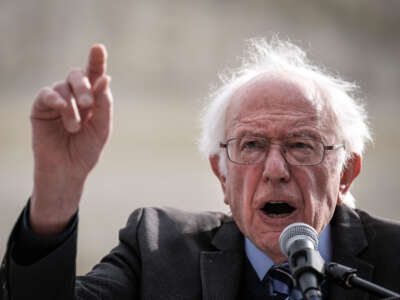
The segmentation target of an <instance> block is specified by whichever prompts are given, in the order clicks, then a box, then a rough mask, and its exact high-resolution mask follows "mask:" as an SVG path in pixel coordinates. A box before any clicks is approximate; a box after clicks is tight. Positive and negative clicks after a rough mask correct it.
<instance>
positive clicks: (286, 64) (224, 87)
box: [200, 37, 372, 207]
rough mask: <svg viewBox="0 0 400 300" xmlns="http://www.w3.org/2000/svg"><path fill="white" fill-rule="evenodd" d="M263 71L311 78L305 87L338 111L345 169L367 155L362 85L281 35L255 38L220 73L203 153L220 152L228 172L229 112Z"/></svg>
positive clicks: (208, 113)
mask: <svg viewBox="0 0 400 300" xmlns="http://www.w3.org/2000/svg"><path fill="white" fill-rule="evenodd" d="M261 74H269V75H281V76H282V74H287V75H288V76H290V75H294V76H296V77H301V78H303V79H305V81H303V80H302V81H300V82H299V83H300V86H301V88H303V89H304V92H305V93H307V94H310V86H309V85H308V84H307V83H303V82H309V83H310V84H311V85H312V86H313V87H314V92H312V95H313V98H314V99H311V101H313V103H314V104H315V105H317V106H318V107H319V106H321V107H324V108H325V109H328V110H329V113H330V114H333V117H334V119H335V120H334V124H335V126H336V135H337V137H338V139H339V140H341V141H343V143H344V145H345V155H344V156H343V159H342V161H341V164H342V166H341V167H344V166H345V164H346V162H347V161H348V159H350V158H351V157H352V155H353V153H356V154H358V155H360V156H362V154H363V151H364V148H365V144H366V143H367V142H368V141H371V140H372V139H371V134H370V130H369V128H368V125H367V113H366V111H365V109H364V105H363V101H362V99H361V98H359V97H358V94H359V93H358V86H357V85H356V84H354V83H352V82H348V81H344V80H342V79H341V78H339V77H338V76H336V75H332V74H330V73H328V72H327V71H326V70H323V69H321V68H320V67H318V66H316V65H314V64H312V63H311V62H310V61H309V60H308V59H307V57H306V53H305V52H304V51H303V50H302V49H301V48H299V47H298V46H296V45H294V44H292V43H291V42H287V41H281V40H279V39H278V38H277V37H273V38H272V39H271V40H270V41H267V40H266V39H251V40H249V41H248V44H247V49H246V55H245V56H244V57H243V58H242V64H241V66H240V67H239V68H237V69H233V70H228V71H225V72H224V73H222V74H220V81H221V85H220V87H219V88H218V89H216V90H215V91H214V92H212V93H211V94H210V96H209V101H208V103H207V105H206V107H205V110H204V112H203V116H202V136H201V139H200V151H201V152H202V153H203V154H204V155H206V156H207V157H209V156H212V155H219V158H220V159H219V168H220V171H221V172H222V174H225V175H226V172H227V168H226V154H225V149H223V148H221V147H220V142H225V114H226V110H227V108H228V106H229V104H230V101H231V99H232V95H233V94H234V93H235V91H237V90H238V89H239V88H240V87H241V86H243V85H244V84H245V83H247V82H248V81H250V80H251V79H253V78H255V77H257V76H258V75H261ZM344 203H346V204H347V205H349V206H350V207H354V206H355V200H354V198H353V196H352V195H351V194H350V193H347V196H346V199H344Z"/></svg>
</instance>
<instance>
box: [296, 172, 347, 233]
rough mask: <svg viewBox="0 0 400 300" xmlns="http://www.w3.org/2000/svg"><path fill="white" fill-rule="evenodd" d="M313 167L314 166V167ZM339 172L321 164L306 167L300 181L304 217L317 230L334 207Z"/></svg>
mask: <svg viewBox="0 0 400 300" xmlns="http://www.w3.org/2000/svg"><path fill="white" fill-rule="evenodd" d="M314 168H315V167H314ZM339 175H340V174H339V173H338V171H337V170H334V169H328V168H324V167H323V166H321V167H318V168H315V169H312V168H310V169H308V170H307V173H306V174H305V177H304V178H303V179H304V180H302V181H301V182H303V183H304V184H303V186H302V187H301V190H302V192H303V198H304V205H305V211H304V214H305V218H306V220H307V222H308V223H309V224H312V225H313V226H314V227H315V228H316V229H317V231H320V230H322V228H323V227H324V226H325V225H326V224H327V223H329V221H330V219H331V217H332V215H333V213H334V211H335V207H336V203H337V199H338V191H339V181H340V179H339V178H340V176H339Z"/></svg>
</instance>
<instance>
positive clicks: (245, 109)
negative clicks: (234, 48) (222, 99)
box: [225, 74, 333, 137]
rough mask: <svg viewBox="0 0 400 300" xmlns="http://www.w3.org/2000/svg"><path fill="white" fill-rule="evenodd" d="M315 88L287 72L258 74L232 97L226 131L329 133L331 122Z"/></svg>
mask: <svg viewBox="0 0 400 300" xmlns="http://www.w3.org/2000/svg"><path fill="white" fill-rule="evenodd" d="M316 91H317V89H316V87H315V85H314V84H312V82H310V81H307V80H306V79H303V78H300V77H295V76H288V75H287V74H286V75H284V74H283V75H279V76H278V75H275V76H271V75H267V74H265V75H260V76H258V77H256V78H254V79H252V80H250V81H249V82H247V83H246V84H244V85H243V86H242V87H240V88H239V89H238V90H237V91H236V92H235V93H234V94H233V95H232V98H231V102H230V105H229V107H228V109H227V112H226V119H225V128H226V130H227V132H226V134H227V135H233V134H235V133H237V131H240V130H247V129H249V130H253V131H273V130H275V131H279V133H276V132H267V133H266V134H271V135H272V136H271V137H273V135H275V133H276V135H279V134H281V133H282V134H284V133H285V131H292V130H296V129H299V128H301V129H307V130H314V131H315V132H318V131H319V132H320V133H321V134H322V135H324V134H328V133H329V132H327V131H329V130H328V129H329V128H332V127H333V126H332V125H333V124H332V122H331V121H330V120H329V118H328V116H327V114H326V113H325V111H326V108H325V105H324V103H323V101H316V99H317V94H318V93H317V92H316Z"/></svg>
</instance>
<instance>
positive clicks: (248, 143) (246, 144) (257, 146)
mask: <svg viewBox="0 0 400 300" xmlns="http://www.w3.org/2000/svg"><path fill="white" fill-rule="evenodd" d="M240 149H241V151H246V150H247V151H254V150H262V149H265V143H263V142H262V141H260V140H257V139H254V138H253V139H252V138H244V139H242V140H241V143H240Z"/></svg>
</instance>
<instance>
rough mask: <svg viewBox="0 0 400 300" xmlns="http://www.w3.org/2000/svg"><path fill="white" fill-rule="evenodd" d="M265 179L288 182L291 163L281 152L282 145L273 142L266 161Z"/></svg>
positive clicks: (273, 181)
mask: <svg viewBox="0 0 400 300" xmlns="http://www.w3.org/2000/svg"><path fill="white" fill-rule="evenodd" d="M263 179H264V180H265V181H267V182H268V181H270V182H272V183H283V182H288V181H289V179H290V171H289V165H288V163H287V162H286V160H285V157H284V156H283V153H282V152H281V146H280V145H276V144H272V145H271V146H270V149H269V151H268V153H267V157H266V159H265V162H264V171H263Z"/></svg>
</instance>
